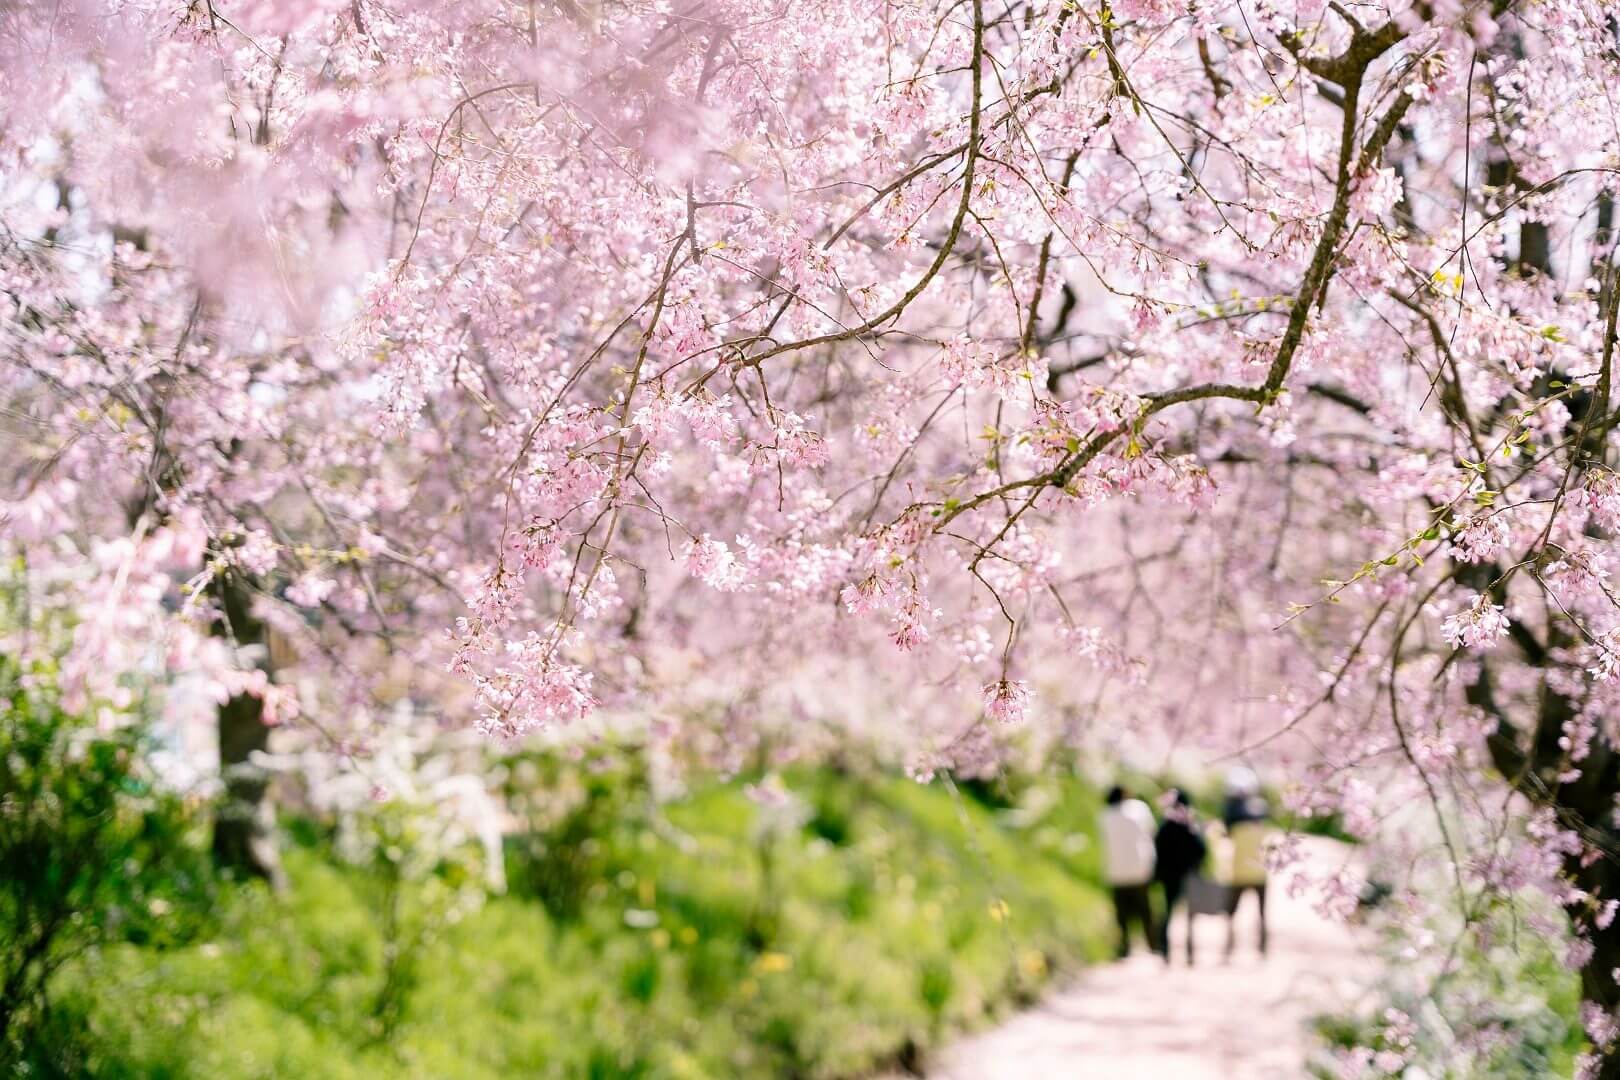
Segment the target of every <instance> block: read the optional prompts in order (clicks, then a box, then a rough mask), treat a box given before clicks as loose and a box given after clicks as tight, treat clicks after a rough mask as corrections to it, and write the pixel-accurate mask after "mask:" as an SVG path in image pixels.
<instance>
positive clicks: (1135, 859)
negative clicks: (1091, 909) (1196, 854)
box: [1102, 784, 1160, 959]
mask: <svg viewBox="0 0 1620 1080" xmlns="http://www.w3.org/2000/svg"><path fill="white" fill-rule="evenodd" d="M1107 802H1108V805H1107V806H1105V807H1104V808H1103V813H1102V844H1103V872H1104V876H1105V877H1106V879H1107V881H1108V887H1109V888H1110V889H1111V890H1112V891H1113V895H1114V919H1115V921H1116V922H1118V923H1119V956H1120V958H1121V959H1124V957H1125V956H1127V955H1128V954H1129V953H1130V951H1131V924H1132V923H1133V922H1134V923H1136V924H1137V925H1138V926H1140V927H1141V929H1142V937H1143V938H1144V939H1145V940H1146V941H1147V946H1148V948H1149V949H1151V950H1153V951H1154V952H1158V951H1159V945H1160V940H1159V934H1158V931H1157V929H1156V928H1155V927H1154V924H1153V899H1152V896H1151V895H1150V892H1149V888H1148V886H1149V884H1150V883H1151V882H1152V881H1153V866H1154V854H1153V824H1154V823H1153V811H1152V810H1149V809H1148V805H1147V803H1145V802H1143V801H1142V800H1141V799H1136V798H1132V797H1131V796H1130V794H1129V793H1127V792H1126V790H1125V789H1124V788H1123V787H1121V786H1119V785H1118V784H1115V785H1114V786H1113V787H1112V788H1110V789H1109V792H1108V800H1107Z"/></svg>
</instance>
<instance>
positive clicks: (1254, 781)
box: [1221, 767, 1273, 958]
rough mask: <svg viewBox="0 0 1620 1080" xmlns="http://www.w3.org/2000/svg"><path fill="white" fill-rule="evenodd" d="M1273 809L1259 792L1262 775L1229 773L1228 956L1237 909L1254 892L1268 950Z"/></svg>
mask: <svg viewBox="0 0 1620 1080" xmlns="http://www.w3.org/2000/svg"><path fill="white" fill-rule="evenodd" d="M1270 819H1271V808H1270V807H1269V806H1267V805H1266V800H1265V798H1264V796H1262V795H1261V794H1260V778H1259V777H1257V776H1256V775H1255V774H1254V772H1253V771H1251V770H1249V769H1245V768H1241V767H1239V768H1234V769H1233V770H1232V771H1231V772H1229V773H1227V776H1226V803H1225V806H1224V807H1223V809H1222V812H1221V821H1222V822H1223V823H1224V824H1225V826H1226V834H1227V836H1228V837H1229V838H1230V839H1231V855H1230V858H1231V866H1230V869H1229V870H1228V872H1227V878H1228V880H1227V882H1226V884H1227V885H1228V886H1229V899H1228V900H1227V912H1226V955H1227V957H1228V958H1230V957H1231V955H1232V950H1233V948H1234V947H1235V946H1236V944H1237V909H1238V906H1239V904H1240V903H1241V902H1242V900H1243V897H1244V895H1245V894H1247V893H1253V894H1254V897H1255V902H1256V904H1257V905H1258V906H1259V909H1260V954H1261V955H1262V956H1264V955H1265V952H1266V855H1267V850H1268V848H1269V847H1270V845H1271V840H1272V834H1273V829H1272V827H1271V820H1270Z"/></svg>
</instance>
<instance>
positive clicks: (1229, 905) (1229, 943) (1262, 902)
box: [1226, 882, 1266, 956]
mask: <svg viewBox="0 0 1620 1080" xmlns="http://www.w3.org/2000/svg"><path fill="white" fill-rule="evenodd" d="M1249 892H1252V893H1254V899H1255V902H1256V903H1257V904H1258V905H1259V907H1260V954H1261V955H1262V956H1264V955H1265V952H1266V886H1265V883H1264V882H1262V883H1260V884H1259V885H1233V886H1232V887H1231V889H1230V890H1229V891H1228V898H1227V901H1226V955H1227V956H1231V955H1232V949H1233V947H1235V946H1236V945H1237V918H1236V916H1237V909H1238V904H1239V903H1240V902H1241V901H1242V900H1243V894H1244V893H1249Z"/></svg>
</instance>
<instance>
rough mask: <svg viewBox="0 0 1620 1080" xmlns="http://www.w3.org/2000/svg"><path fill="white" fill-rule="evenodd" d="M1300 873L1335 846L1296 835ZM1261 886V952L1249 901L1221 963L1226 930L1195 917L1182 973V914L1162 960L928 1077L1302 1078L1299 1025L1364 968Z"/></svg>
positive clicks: (1346, 939)
mask: <svg viewBox="0 0 1620 1080" xmlns="http://www.w3.org/2000/svg"><path fill="white" fill-rule="evenodd" d="M1306 843H1307V845H1308V846H1307V865H1309V866H1310V867H1311V868H1312V869H1313V870H1315V871H1320V870H1321V869H1323V868H1327V869H1332V868H1334V867H1337V866H1338V865H1340V864H1341V863H1342V862H1343V861H1344V859H1345V857H1346V855H1345V849H1344V848H1343V847H1342V846H1341V845H1338V844H1334V843H1333V842H1332V841H1325V840H1315V839H1307V841H1306ZM1291 876H1292V873H1291V872H1290V873H1288V874H1284V875H1282V878H1283V880H1281V881H1279V880H1275V879H1274V880H1273V882H1272V885H1271V888H1270V891H1269V893H1268V895H1267V915H1268V916H1269V919H1268V923H1269V925H1270V932H1271V941H1270V955H1269V956H1268V957H1266V958H1265V959H1264V960H1262V959H1261V958H1260V957H1259V956H1258V955H1257V954H1256V950H1255V937H1254V929H1255V912H1254V900H1253V899H1252V898H1249V899H1245V901H1244V906H1243V908H1242V909H1241V910H1240V911H1239V912H1238V945H1237V952H1236V954H1235V955H1234V957H1233V959H1232V961H1231V962H1230V963H1229V964H1228V963H1223V962H1222V959H1221V954H1222V951H1223V948H1224V945H1225V941H1226V920H1225V919H1223V918H1218V917H1207V916H1206V917H1201V918H1199V919H1198V920H1197V932H1196V936H1195V938H1194V944H1195V946H1196V947H1197V957H1198V964H1197V966H1196V967H1193V968H1190V969H1189V968H1188V967H1187V966H1186V964H1185V955H1186V946H1185V940H1186V938H1185V934H1184V930H1185V915H1184V914H1183V915H1180V916H1178V917H1177V919H1176V922H1175V925H1174V927H1173V928H1172V937H1171V948H1172V956H1173V957H1174V960H1175V963H1174V965H1173V966H1171V967H1170V968H1168V969H1166V967H1165V965H1164V962H1163V961H1161V960H1160V959H1159V958H1158V957H1156V956H1151V955H1148V954H1146V953H1145V952H1142V951H1140V949H1141V947H1140V944H1138V946H1137V948H1138V951H1137V952H1136V953H1134V954H1133V955H1132V956H1131V957H1130V958H1129V959H1127V960H1125V961H1123V962H1121V963H1119V964H1114V965H1109V966H1106V967H1099V968H1096V969H1094V970H1092V971H1089V972H1087V973H1086V974H1085V975H1084V976H1082V977H1081V978H1080V979H1079V981H1077V982H1076V983H1074V984H1072V985H1070V986H1069V987H1067V988H1065V989H1063V990H1061V991H1058V992H1057V993H1055V994H1053V995H1052V996H1050V997H1049V998H1047V999H1046V1000H1045V1001H1044V1002H1043V1003H1042V1004H1040V1005H1038V1006H1036V1007H1035V1008H1034V1009H1031V1010H1030V1011H1028V1012H1024V1013H1021V1014H1019V1015H1018V1016H1015V1017H1013V1018H1012V1019H1011V1020H1009V1021H1008V1022H1007V1023H1005V1024H1003V1025H1001V1026H1000V1027H997V1028H994V1029H992V1030H990V1031H987V1032H984V1033H983V1034H981V1035H977V1036H974V1037H972V1038H969V1039H967V1040H965V1041H963V1042H961V1043H958V1044H956V1045H955V1046H952V1047H948V1048H946V1049H945V1050H944V1051H942V1052H941V1054H940V1055H939V1057H938V1059H937V1060H936V1061H935V1062H934V1063H933V1065H932V1067H931V1068H930V1070H929V1073H928V1075H929V1076H930V1077H931V1078H932V1080H998V1078H1006V1080H1014V1078H1017V1080H1026V1078H1032V1077H1043V1078H1044V1077H1076V1078H1081V1080H1089V1078H1097V1080H1103V1078H1110V1080H1111V1078H1114V1077H1119V1078H1122V1080H1299V1078H1300V1077H1304V1076H1307V1075H1309V1074H1308V1073H1307V1072H1306V1069H1305V1062H1306V1060H1307V1058H1308V1057H1309V1055H1310V1053H1311V1048H1312V1045H1313V1044H1312V1038H1311V1033H1310V1030H1309V1026H1308V1025H1309V1022H1310V1020H1311V1018H1312V1017H1313V1016H1316V1015H1319V1014H1321V1013H1323V1012H1329V1011H1334V1010H1335V1009H1337V1008H1343V1007H1346V1006H1349V1005H1353V1004H1354V1002H1355V1000H1356V996H1357V994H1358V993H1359V992H1360V989H1361V987H1362V985H1364V982H1365V980H1366V978H1367V977H1368V975H1369V973H1370V972H1371V970H1372V965H1371V961H1370V959H1369V957H1368V956H1367V955H1366V953H1365V951H1364V949H1363V946H1362V943H1361V941H1360V940H1359V938H1358V936H1357V935H1356V934H1355V933H1354V932H1353V931H1352V930H1350V929H1348V928H1346V927H1344V926H1343V925H1340V924H1338V923H1334V922H1330V921H1328V920H1325V919H1323V918H1321V917H1320V916H1318V915H1317V914H1316V912H1315V910H1314V909H1313V908H1312V907H1311V903H1310V900H1309V898H1308V897H1301V898H1299V899H1295V898H1293V897H1290V896H1289V895H1288V890H1287V888H1286V887H1285V881H1286V880H1287V879H1288V878H1289V877H1291Z"/></svg>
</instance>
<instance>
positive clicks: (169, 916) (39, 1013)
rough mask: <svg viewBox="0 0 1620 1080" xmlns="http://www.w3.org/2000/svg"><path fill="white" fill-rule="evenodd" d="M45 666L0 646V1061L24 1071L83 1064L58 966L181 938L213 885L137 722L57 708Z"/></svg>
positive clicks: (66, 1071)
mask: <svg viewBox="0 0 1620 1080" xmlns="http://www.w3.org/2000/svg"><path fill="white" fill-rule="evenodd" d="M50 675H51V673H50V672H49V671H46V670H35V671H31V672H28V673H26V674H25V673H24V672H21V671H19V670H18V669H17V668H16V667H15V665H12V664H10V663H7V662H5V661H3V660H0V1067H7V1066H9V1069H6V1070H5V1071H16V1072H19V1073H21V1074H23V1075H72V1074H75V1073H80V1072H82V1071H84V1070H85V1068H86V1067H87V1064H86V1063H87V1061H88V1060H89V1055H90V1054H91V1051H90V1049H89V1048H87V1047H86V1046H84V1045H83V1044H82V1040H81V1039H80V1038H79V1037H78V1033H79V1032H80V1031H81V1030H82V1026H83V1025H82V1024H79V1023H77V1022H76V1020H75V1013H74V1011H73V1006H72V1004H71V1003H63V1004H61V1005H60V1006H58V1007H56V1008H54V1009H53V1003H52V1001H51V997H50V993H49V991H50V988H51V979H52V976H53V975H54V974H55V973H56V971H57V970H58V969H60V968H61V967H62V966H63V965H64V964H65V963H67V962H68V961H69V960H72V959H75V958H77V961H78V963H79V965H80V967H81V968H82V967H86V966H88V965H90V964H92V963H93V962H94V960H95V958H96V957H97V956H98V955H99V952H100V950H101V949H103V948H104V947H105V946H107V945H109V944H111V943H114V942H120V941H122V942H129V943H132V944H135V945H139V946H142V947H143V948H145V949H146V950H147V951H149V952H152V953H157V952H160V951H161V950H163V949H166V948H169V947H172V946H175V945H177V944H179V943H181V942H183V941H185V940H187V939H188V938H189V937H190V936H192V934H193V933H195V931H196V930H197V928H198V926H199V924H200V920H201V918H202V913H203V912H204V910H205V908H206V904H205V901H206V900H207V898H208V896H209V894H210V891H211V888H212V881H211V877H210V873H209V863H208V860H207V858H206V857H205V854H204V849H203V845H202V843H201V842H200V841H201V836H200V826H201V824H202V823H201V822H199V821H197V820H196V819H194V817H193V816H192V815H191V814H190V813H188V812H187V810H186V808H185V806H184V805H183V803H182V802H181V800H180V799H179V797H178V796H176V795H173V794H170V793H166V792H164V791H163V790H161V789H160V788H159V787H157V786H156V785H155V784H154V782H153V780H152V777H151V776H150V775H149V774H148V772H147V770H146V768H145V766H144V762H145V756H144V754H145V750H146V749H147V747H146V745H145V741H144V737H143V735H142V731H141V729H140V727H139V725H137V724H133V723H131V724H130V725H128V726H122V727H114V728H111V729H109V730H101V729H100V728H99V727H98V726H96V725H94V724H91V723H89V722H87V721H86V720H84V719H83V718H81V717H78V716H73V715H70V714H68V713H66V712H64V711H63V710H62V708H61V706H60V703H59V700H58V697H57V694H56V693H55V691H54V688H53V685H52V679H51V678H50Z"/></svg>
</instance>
